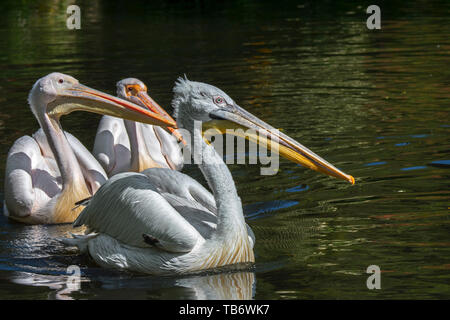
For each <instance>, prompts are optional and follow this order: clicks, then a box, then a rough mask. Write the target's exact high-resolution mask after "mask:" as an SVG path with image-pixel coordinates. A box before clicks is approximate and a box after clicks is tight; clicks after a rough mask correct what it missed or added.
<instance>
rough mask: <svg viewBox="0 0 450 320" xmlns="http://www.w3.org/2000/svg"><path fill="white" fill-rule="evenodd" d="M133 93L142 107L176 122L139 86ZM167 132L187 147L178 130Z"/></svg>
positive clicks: (169, 129)
mask: <svg viewBox="0 0 450 320" xmlns="http://www.w3.org/2000/svg"><path fill="white" fill-rule="evenodd" d="M134 89H135V90H133V93H135V94H134V96H135V97H136V98H138V99H139V100H140V101H141V102H142V105H143V106H145V107H147V108H148V109H149V110H150V111H152V112H154V113H157V114H159V115H161V116H162V117H164V118H165V119H168V120H171V121H173V122H175V120H174V119H173V118H172V117H171V116H170V115H169V114H168V113H167V112H166V110H164V109H163V108H162V107H161V106H160V105H159V104H158V103H156V101H155V100H153V99H152V98H151V97H150V96H149V95H148V93H147V91H145V90H143V89H142V88H141V87H140V86H139V85H134ZM167 130H168V131H169V132H170V133H171V134H173V135H174V136H175V138H176V139H177V141H178V142H180V141H181V142H182V143H183V144H184V145H186V141H185V140H184V139H183V137H182V136H181V134H180V133H179V132H178V130H177V128H176V127H175V128H167Z"/></svg>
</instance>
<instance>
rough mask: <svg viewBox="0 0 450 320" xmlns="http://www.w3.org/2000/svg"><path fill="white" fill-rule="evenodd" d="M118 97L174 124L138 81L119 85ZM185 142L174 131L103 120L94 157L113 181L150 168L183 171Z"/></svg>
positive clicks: (98, 130)
mask: <svg viewBox="0 0 450 320" xmlns="http://www.w3.org/2000/svg"><path fill="white" fill-rule="evenodd" d="M116 87H117V96H118V97H120V98H122V99H125V100H129V101H131V102H133V103H136V104H138V105H140V106H143V107H146V108H148V109H149V110H151V111H153V112H156V113H158V114H161V115H164V116H165V117H167V118H168V119H170V120H172V121H174V120H173V119H172V118H171V117H170V115H169V114H167V113H166V112H165V111H164V109H162V108H161V107H160V106H159V105H158V104H157V103H156V102H155V101H154V100H153V99H152V98H151V97H150V96H149V95H148V94H147V87H146V85H145V84H144V83H143V82H142V81H140V80H138V79H135V78H127V79H123V80H121V81H119V82H117V85H116ZM181 139H182V138H181V136H180V135H179V134H178V132H177V131H176V130H175V129H174V128H169V132H168V131H166V130H165V129H163V128H161V127H158V126H153V125H149V124H144V123H139V122H134V121H130V120H123V119H121V118H117V117H111V116H103V117H102V119H101V120H100V124H99V127H98V129H97V134H96V136H95V142H94V149H93V154H94V156H95V158H96V159H97V160H98V162H99V163H100V164H101V165H102V167H103V168H104V170H105V171H106V174H107V175H108V176H109V177H111V176H113V175H115V174H117V173H120V172H128V171H132V172H141V171H143V170H145V169H148V168H153V167H156V168H169V169H174V170H181V169H182V168H183V156H182V154H181V149H180V147H179V146H178V141H180V140H181Z"/></svg>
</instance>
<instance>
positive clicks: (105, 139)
mask: <svg viewBox="0 0 450 320" xmlns="http://www.w3.org/2000/svg"><path fill="white" fill-rule="evenodd" d="M92 153H93V155H94V157H95V158H96V159H97V161H98V162H99V163H100V164H101V166H102V167H103V169H104V170H105V171H106V173H107V174H108V176H113V175H114V174H116V173H119V172H124V171H128V170H129V168H130V161H131V160H130V159H131V153H130V141H129V139H128V134H127V132H126V129H125V125H124V122H123V119H119V118H115V117H111V116H103V117H102V119H101V120H100V124H99V126H98V129H97V134H96V136H95V142H94V149H93V151H92Z"/></svg>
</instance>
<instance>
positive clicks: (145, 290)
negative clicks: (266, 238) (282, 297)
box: [11, 271, 256, 300]
mask: <svg viewBox="0 0 450 320" xmlns="http://www.w3.org/2000/svg"><path fill="white" fill-rule="evenodd" d="M105 273H106V274H108V271H106V272H104V274H105ZM110 273H112V275H111V276H107V275H100V274H98V275H90V276H86V275H85V276H83V277H82V278H81V279H80V281H81V282H80V285H79V287H74V286H71V285H68V284H67V280H68V276H63V277H61V276H54V275H46V274H39V273H29V272H15V273H14V275H13V276H12V277H11V281H12V282H13V283H15V284H18V285H26V286H37V287H47V288H48V289H50V290H51V291H50V292H49V294H48V298H49V299H61V300H72V299H80V298H81V299H84V298H90V299H95V298H96V295H97V292H101V299H149V298H158V299H186V300H250V299H253V298H254V295H255V285H256V284H255V275H254V273H253V272H233V273H231V272H224V273H219V274H209V275H197V276H185V277H182V278H174V277H172V278H169V277H167V278H164V277H161V278H152V277H142V276H134V277H133V276H131V275H123V274H122V275H120V274H114V273H113V272H110ZM124 289H126V291H127V296H124V294H123V290H124Z"/></svg>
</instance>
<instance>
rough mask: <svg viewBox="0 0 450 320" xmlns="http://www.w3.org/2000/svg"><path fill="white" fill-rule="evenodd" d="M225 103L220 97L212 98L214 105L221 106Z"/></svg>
mask: <svg viewBox="0 0 450 320" xmlns="http://www.w3.org/2000/svg"><path fill="white" fill-rule="evenodd" d="M224 102H225V99H224V98H222V97H220V96H219V97H215V98H214V103H215V104H222V103H224Z"/></svg>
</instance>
